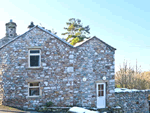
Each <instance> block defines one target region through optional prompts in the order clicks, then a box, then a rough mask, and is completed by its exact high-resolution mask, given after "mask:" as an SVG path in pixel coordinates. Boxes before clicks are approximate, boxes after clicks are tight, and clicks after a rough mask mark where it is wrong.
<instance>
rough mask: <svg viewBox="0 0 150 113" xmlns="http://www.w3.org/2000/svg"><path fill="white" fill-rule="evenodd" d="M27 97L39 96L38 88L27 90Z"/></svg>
mask: <svg viewBox="0 0 150 113" xmlns="http://www.w3.org/2000/svg"><path fill="white" fill-rule="evenodd" d="M29 96H39V88H29Z"/></svg>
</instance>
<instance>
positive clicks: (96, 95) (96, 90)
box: [96, 82, 107, 108]
mask: <svg viewBox="0 0 150 113" xmlns="http://www.w3.org/2000/svg"><path fill="white" fill-rule="evenodd" d="M99 84H104V96H105V105H104V107H103V108H106V91H107V90H106V82H102V83H96V105H97V108H99V107H98V104H97V101H98V85H99Z"/></svg>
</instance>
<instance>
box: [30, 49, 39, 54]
mask: <svg viewBox="0 0 150 113" xmlns="http://www.w3.org/2000/svg"><path fill="white" fill-rule="evenodd" d="M30 53H40V50H30Z"/></svg>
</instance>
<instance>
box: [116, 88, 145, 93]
mask: <svg viewBox="0 0 150 113" xmlns="http://www.w3.org/2000/svg"><path fill="white" fill-rule="evenodd" d="M133 91H143V92H145V91H148V90H138V89H128V88H115V92H133Z"/></svg>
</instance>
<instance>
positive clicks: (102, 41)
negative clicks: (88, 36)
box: [93, 36, 116, 50]
mask: <svg viewBox="0 0 150 113" xmlns="http://www.w3.org/2000/svg"><path fill="white" fill-rule="evenodd" d="M93 38H97V37H96V36H94V37H93ZM97 39H98V40H100V41H101V42H102V43H104V44H106V45H107V46H109V47H110V48H112V49H114V50H116V48H114V47H112V46H111V45H109V44H107V43H106V42H104V41H103V40H101V39H99V38H97Z"/></svg>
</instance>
